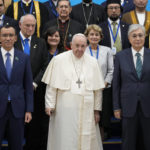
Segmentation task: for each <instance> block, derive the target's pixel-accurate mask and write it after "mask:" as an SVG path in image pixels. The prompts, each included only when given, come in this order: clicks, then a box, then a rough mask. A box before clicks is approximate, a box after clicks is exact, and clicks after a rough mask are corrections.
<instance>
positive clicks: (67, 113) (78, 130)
mask: <svg viewBox="0 0 150 150" xmlns="http://www.w3.org/2000/svg"><path fill="white" fill-rule="evenodd" d="M82 57H83V58H82V60H83V63H81V64H82V65H81V68H82V70H81V72H80V79H81V81H82V84H81V85H80V88H79V87H78V84H76V81H77V80H78V79H77V78H78V77H77V74H76V70H75V66H74V61H73V59H74V58H75V56H74V55H73V53H72V51H68V52H64V53H62V54H60V55H57V56H55V57H54V58H53V59H52V61H51V62H50V64H49V66H48V68H47V70H46V72H45V74H44V76H43V79H42V81H43V82H45V83H46V84H47V90H46V96H45V100H46V102H45V105H46V108H55V111H54V113H53V114H52V115H51V118H50V124H49V137H48V147H47V150H102V149H103V148H102V142H101V138H100V132H99V128H98V124H95V120H94V110H101V103H102V101H101V96H102V95H101V90H100V89H102V88H104V86H105V85H104V79H103V77H102V73H101V70H100V69H99V66H98V63H97V61H96V59H95V58H92V57H91V56H89V55H88V54H84V56H82ZM74 60H75V63H76V61H77V59H74Z"/></svg>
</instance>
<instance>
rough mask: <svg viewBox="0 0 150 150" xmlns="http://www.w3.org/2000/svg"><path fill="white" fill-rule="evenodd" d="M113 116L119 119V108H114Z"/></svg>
mask: <svg viewBox="0 0 150 150" xmlns="http://www.w3.org/2000/svg"><path fill="white" fill-rule="evenodd" d="M114 116H115V118H117V119H121V110H120V109H119V110H115V111H114Z"/></svg>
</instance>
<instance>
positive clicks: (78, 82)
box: [76, 78, 82, 88]
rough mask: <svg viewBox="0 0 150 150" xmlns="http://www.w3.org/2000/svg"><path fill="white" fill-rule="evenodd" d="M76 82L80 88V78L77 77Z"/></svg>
mask: <svg viewBox="0 0 150 150" xmlns="http://www.w3.org/2000/svg"><path fill="white" fill-rule="evenodd" d="M76 83H77V84H78V87H79V88H80V84H82V81H80V79H79V78H78V81H76Z"/></svg>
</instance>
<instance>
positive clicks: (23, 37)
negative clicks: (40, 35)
mask: <svg viewBox="0 0 150 150" xmlns="http://www.w3.org/2000/svg"><path fill="white" fill-rule="evenodd" d="M20 35H21V37H22V39H23V41H24V40H25V39H26V37H25V36H24V35H23V34H22V32H21V31H20ZM28 39H29V41H28V43H29V46H30V45H31V36H30V37H28ZM21 43H22V41H21ZM22 47H23V50H24V46H23V43H22Z"/></svg>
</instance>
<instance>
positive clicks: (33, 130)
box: [24, 83, 49, 150]
mask: <svg viewBox="0 0 150 150" xmlns="http://www.w3.org/2000/svg"><path fill="white" fill-rule="evenodd" d="M44 97H45V85H44V83H41V84H40V85H38V88H37V89H36V91H35V93H34V112H33V113H32V120H31V122H30V123H29V124H26V127H25V137H26V144H25V147H24V150H47V136H48V126H49V116H47V115H46V114H45V100H44V99H45V98H44Z"/></svg>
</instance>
